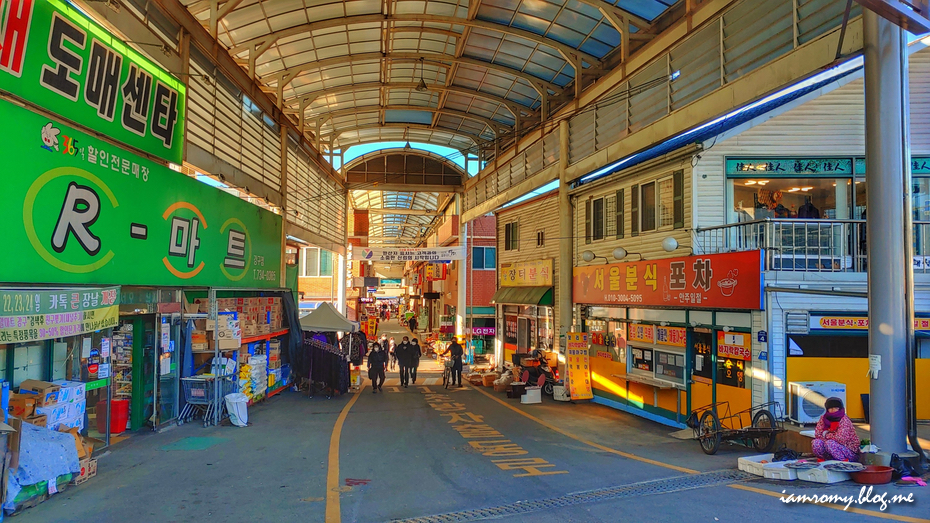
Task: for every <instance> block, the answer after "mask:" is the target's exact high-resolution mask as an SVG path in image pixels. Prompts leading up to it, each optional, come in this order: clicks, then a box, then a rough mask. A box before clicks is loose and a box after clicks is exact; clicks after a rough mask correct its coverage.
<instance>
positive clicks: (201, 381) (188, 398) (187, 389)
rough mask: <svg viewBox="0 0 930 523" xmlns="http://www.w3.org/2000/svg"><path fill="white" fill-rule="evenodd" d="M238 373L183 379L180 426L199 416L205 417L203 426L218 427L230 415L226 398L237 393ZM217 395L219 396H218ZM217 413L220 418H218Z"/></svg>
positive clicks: (202, 375)
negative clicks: (227, 410)
mask: <svg viewBox="0 0 930 523" xmlns="http://www.w3.org/2000/svg"><path fill="white" fill-rule="evenodd" d="M236 378H237V374H236V373H231V374H226V375H224V376H216V375H213V374H201V375H199V376H192V377H190V378H181V386H182V388H183V389H184V401H185V402H186V403H185V405H184V409H183V410H182V411H181V415H180V416H178V425H183V424H184V423H185V422H188V421H191V420H193V419H194V418H195V417H196V416H197V415H198V414H199V415H201V416H203V426H204V427H207V426H209V425H216V424H218V423H219V422H220V421H222V419H223V418H225V417H226V416H227V415H228V413H227V412H226V402H225V398H226V395H227V394H232V393H233V392H236ZM216 394H219V395H218V396H217V395H216ZM217 413H218V414H219V416H217Z"/></svg>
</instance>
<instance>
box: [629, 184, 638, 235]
mask: <svg viewBox="0 0 930 523" xmlns="http://www.w3.org/2000/svg"><path fill="white" fill-rule="evenodd" d="M630 236H639V185H634V186H633V187H632V188H631V189H630Z"/></svg>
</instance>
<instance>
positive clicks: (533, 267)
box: [500, 260, 552, 287]
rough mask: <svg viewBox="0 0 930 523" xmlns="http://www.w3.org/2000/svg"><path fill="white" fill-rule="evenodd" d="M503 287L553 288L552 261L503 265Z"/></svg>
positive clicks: (501, 275)
mask: <svg viewBox="0 0 930 523" xmlns="http://www.w3.org/2000/svg"><path fill="white" fill-rule="evenodd" d="M500 278H501V282H500V283H501V285H500V286H501V287H551V286H552V260H534V261H528V262H516V263H501V268H500Z"/></svg>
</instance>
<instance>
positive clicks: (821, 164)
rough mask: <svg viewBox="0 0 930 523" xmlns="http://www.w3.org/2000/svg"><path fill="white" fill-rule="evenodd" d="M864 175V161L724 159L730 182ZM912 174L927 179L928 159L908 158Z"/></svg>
mask: <svg viewBox="0 0 930 523" xmlns="http://www.w3.org/2000/svg"><path fill="white" fill-rule="evenodd" d="M854 160H855V169H856V172H855V174H856V176H859V177H861V176H863V175H864V174H865V158H855V159H853V158H727V166H726V168H727V175H728V176H730V177H731V178H746V177H749V178H778V177H823V176H826V177H837V178H845V177H850V176H852V175H853V161H854ZM911 173H912V174H914V175H918V176H926V175H930V157H927V156H913V157H911Z"/></svg>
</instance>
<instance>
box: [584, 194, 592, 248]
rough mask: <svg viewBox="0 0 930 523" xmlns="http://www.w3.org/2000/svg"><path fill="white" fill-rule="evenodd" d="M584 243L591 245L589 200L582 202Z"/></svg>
mask: <svg viewBox="0 0 930 523" xmlns="http://www.w3.org/2000/svg"><path fill="white" fill-rule="evenodd" d="M584 242H585V243H586V244H588V243H591V200H586V201H585V202H584Z"/></svg>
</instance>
